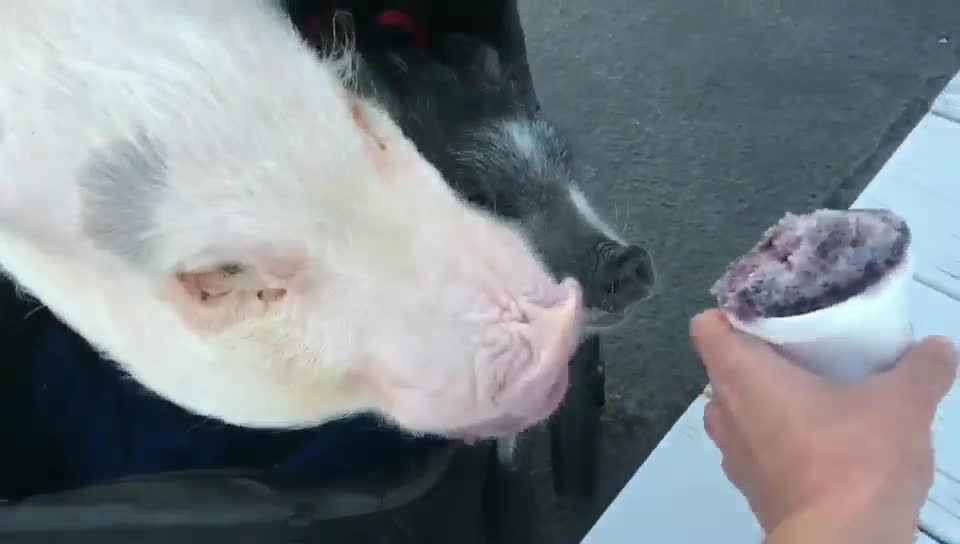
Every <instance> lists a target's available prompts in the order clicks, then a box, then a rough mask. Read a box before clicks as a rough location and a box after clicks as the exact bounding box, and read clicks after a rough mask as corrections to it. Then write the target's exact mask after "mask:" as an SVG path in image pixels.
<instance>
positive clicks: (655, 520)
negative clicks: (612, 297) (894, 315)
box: [582, 74, 960, 544]
mask: <svg viewBox="0 0 960 544" xmlns="http://www.w3.org/2000/svg"><path fill="white" fill-rule="evenodd" d="M853 207H854V208H866V207H883V208H889V209H892V210H894V211H896V212H897V213H899V214H901V215H902V216H903V217H904V218H905V219H906V220H907V221H909V223H910V226H911V228H912V229H913V232H914V236H915V242H914V243H915V248H916V255H917V271H916V275H915V280H916V281H915V283H914V285H913V293H912V306H913V308H912V313H913V319H914V324H915V326H916V329H917V334H918V335H921V336H925V335H928V334H943V335H947V336H949V337H951V338H953V339H955V340H956V341H957V342H958V343H960V74H958V75H957V77H956V78H955V79H954V80H953V82H952V83H951V84H950V85H949V86H948V87H947V89H946V90H945V91H944V93H943V94H942V95H941V96H940V97H939V98H938V99H937V100H936V102H935V103H934V105H933V107H932V108H931V110H930V113H929V114H928V115H927V116H926V117H924V119H923V120H922V121H921V122H920V123H919V124H918V125H917V126H916V127H915V128H914V130H913V131H912V132H911V134H910V135H909V136H908V138H907V139H906V140H905V141H904V142H903V143H902V144H901V146H900V147H899V149H898V150H897V151H896V153H895V154H894V155H893V156H892V157H891V158H890V160H889V161H888V162H887V164H886V165H884V167H883V169H882V170H881V171H880V172H879V173H878V174H877V176H876V177H875V178H874V180H873V181H872V182H871V183H870V185H869V186H868V187H867V188H866V190H864V192H863V193H862V194H861V195H860V197H859V198H858V199H857V201H856V202H855V203H854V205H853ZM703 407H704V400H703V398H702V397H701V398H698V399H696V400H695V401H694V402H693V403H692V404H691V405H690V407H689V408H688V409H687V411H686V412H685V413H684V414H683V416H681V417H680V419H679V420H678V421H677V423H676V424H675V425H674V427H673V429H672V430H671V431H670V432H669V433H668V434H667V435H666V436H665V437H664V439H663V441H661V442H660V444H659V445H658V446H657V448H656V449H655V450H654V451H653V453H652V454H651V455H650V457H648V459H647V460H646V462H645V463H644V464H643V466H641V467H640V469H639V470H638V471H637V472H636V474H634V476H633V478H632V479H631V480H630V481H629V482H628V483H627V485H626V486H625V487H624V489H623V490H622V491H621V493H620V494H619V495H618V496H617V498H616V499H614V501H613V503H612V504H611V505H610V507H609V508H608V509H607V511H606V512H605V513H604V514H603V516H602V517H601V518H600V519H599V520H598V521H597V523H596V525H594V527H593V529H592V530H591V531H590V533H589V534H588V535H587V536H586V538H585V539H584V540H583V542H582V544H636V543H638V542H644V543H646V542H649V543H651V544H653V543H671V544H673V543H676V544H686V543H701V542H719V543H723V544H727V543H730V544H740V543H744V544H746V543H759V542H761V541H762V539H763V533H762V531H761V529H760V526H759V525H758V524H757V522H756V521H755V519H754V517H753V514H752V513H751V512H750V509H749V507H748V506H747V503H746V500H745V499H744V498H743V497H742V495H740V492H739V491H737V489H736V488H735V487H733V485H732V484H730V483H729V481H727V479H726V478H725V477H724V475H723V472H722V470H721V469H720V453H719V451H717V449H716V447H715V446H714V445H713V443H712V442H711V441H710V439H709V438H708V437H707V435H706V433H705V432H704V430H703ZM934 433H935V444H936V450H937V451H936V465H937V473H936V477H935V481H934V484H933V487H932V489H931V491H930V495H929V498H928V501H927V503H926V505H925V506H924V508H923V510H922V512H921V516H920V526H921V529H922V531H920V532H918V533H917V536H916V542H918V543H923V544H934V543H936V542H941V543H945V544H960V384H958V385H955V386H954V389H953V390H952V391H951V392H950V394H949V395H948V396H947V398H946V399H945V400H944V402H943V404H942V405H941V406H940V410H939V413H938V416H937V420H936V422H935V424H934Z"/></svg>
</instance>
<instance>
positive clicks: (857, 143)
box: [520, 0, 960, 544]
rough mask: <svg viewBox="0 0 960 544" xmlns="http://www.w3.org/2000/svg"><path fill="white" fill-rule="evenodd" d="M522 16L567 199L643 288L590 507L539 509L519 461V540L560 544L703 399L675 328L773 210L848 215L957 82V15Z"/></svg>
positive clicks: (706, 3) (603, 8) (623, 336)
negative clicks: (620, 245) (565, 141)
mask: <svg viewBox="0 0 960 544" xmlns="http://www.w3.org/2000/svg"><path fill="white" fill-rule="evenodd" d="M520 8H521V17H522V21H523V25H524V30H525V32H526V35H527V47H528V55H529V59H530V63H531V70H532V72H533V77H534V82H535V85H536V90H537V93H538V95H539V97H540V100H541V102H542V104H543V108H544V113H545V114H546V115H547V116H549V117H550V118H551V119H553V120H554V121H556V122H557V123H558V124H559V125H560V127H561V128H562V129H564V130H565V131H566V133H567V135H568V137H570V138H571V140H572V141H573V144H574V147H575V150H576V153H577V155H578V157H579V159H578V160H579V167H580V169H581V174H580V175H581V179H582V183H583V185H584V187H585V190H586V191H587V192H588V193H589V194H590V196H591V197H592V198H593V199H594V201H595V202H596V204H597V207H598V208H600V209H602V210H603V211H604V212H605V213H606V214H608V217H610V218H611V219H612V221H613V222H614V223H615V224H616V225H617V226H618V227H620V228H622V229H623V230H624V231H625V232H626V233H627V235H628V236H629V238H630V239H632V240H634V241H637V242H641V243H644V244H646V245H648V247H650V248H651V250H652V252H653V254H654V256H655V258H656V260H657V264H658V268H659V272H660V276H659V277H660V280H661V284H660V291H659V292H658V294H657V296H656V297H655V298H654V299H653V300H651V301H649V303H647V304H646V305H645V307H644V308H642V309H641V311H639V312H638V314H637V315H635V316H634V317H633V318H632V319H631V320H630V322H629V323H627V324H626V325H625V326H624V327H623V328H622V330H619V331H617V332H615V333H611V334H608V335H606V337H605V338H604V341H603V350H604V357H605V359H606V361H607V369H608V375H607V398H608V404H607V406H606V408H605V410H606V412H605V415H604V421H603V428H602V433H603V436H602V457H601V465H602V467H601V479H600V485H599V493H598V496H597V499H596V501H594V502H593V503H592V504H583V503H580V502H577V501H571V500H559V499H556V498H555V496H554V494H553V491H552V489H551V488H550V478H549V465H548V462H547V456H546V454H545V452H546V448H545V447H528V448H522V451H525V452H527V453H526V456H525V457H524V459H523V462H524V469H525V470H526V471H528V472H527V474H528V475H529V479H530V483H531V486H532V488H533V490H534V491H533V492H534V495H535V497H536V500H535V501H532V503H531V504H530V510H529V516H528V518H527V519H528V520H529V522H530V523H532V524H533V525H534V527H535V530H536V534H537V536H536V538H535V542H537V543H543V544H547V543H549V544H574V543H577V542H579V540H580V539H581V538H582V537H583V535H584V534H585V533H586V531H587V530H588V529H589V528H590V526H591V525H592V524H593V523H594V521H595V520H596V518H597V516H599V514H600V513H601V512H602V511H603V509H604V508H605V507H606V506H607V504H608V503H609V502H610V501H611V500H612V499H613V497H614V496H615V495H616V494H617V492H618V491H619V490H620V488H621V487H622V486H623V485H624V483H626V481H627V479H628V478H629V477H630V476H631V475H632V474H633V472H634V471H635V470H636V469H637V467H638V466H639V465H640V464H641V463H642V462H643V460H644V459H645V458H646V457H647V455H648V454H649V453H650V451H651V450H652V449H653V447H654V446H655V445H656V444H657V442H658V441H659V440H660V438H661V437H662V436H663V435H664V434H665V433H666V432H667V431H668V430H669V428H670V427H671V425H672V424H673V422H674V421H675V420H676V418H677V417H679V416H680V414H681V413H682V412H683V410H684V409H685V408H686V407H687V405H688V404H689V403H690V401H691V400H692V399H693V398H694V397H695V396H696V395H697V393H698V392H699V391H700V390H701V389H702V387H703V385H704V383H705V378H704V374H703V371H702V369H701V367H700V366H699V363H698V361H697V360H696V359H695V357H694V356H693V353H692V351H691V350H690V347H689V342H688V335H687V324H688V320H689V318H690V317H691V316H692V315H694V314H695V313H696V312H697V311H699V310H700V309H702V308H704V307H706V306H708V305H710V304H711V300H710V297H709V294H708V289H709V286H710V284H711V283H712V282H713V280H714V279H715V278H716V277H717V276H718V275H720V274H721V273H722V272H723V268H724V267H725V265H726V264H727V262H729V261H730V260H731V259H733V258H735V257H736V256H737V255H738V254H739V253H741V252H742V251H745V250H746V249H747V248H748V247H749V246H750V245H752V244H753V243H754V241H755V240H756V239H757V238H758V237H759V235H760V234H761V233H762V231H763V230H764V229H765V228H766V227H767V226H769V225H770V224H771V223H773V222H775V221H776V220H777V219H778V218H779V217H780V216H782V215H783V214H784V213H785V212H786V211H788V210H789V211H794V212H803V211H808V210H811V209H814V208H816V207H820V206H830V207H846V206H848V205H849V204H850V203H851V202H852V201H853V199H854V198H856V195H857V194H858V193H859V191H860V190H861V189H862V188H863V187H864V186H865V185H866V184H867V183H869V181H870V179H871V178H872V177H873V175H874V173H876V171H877V170H878V169H879V168H880V167H881V166H882V165H883V163H884V162H885V161H886V159H887V158H888V157H889V156H890V154H891V153H892V152H893V151H894V150H895V149H896V147H897V145H898V144H899V143H900V142H901V141H902V139H903V138H904V137H905V136H906V134H907V133H908V132H909V130H910V129H911V128H912V127H913V126H914V125H915V123H916V122H917V121H919V119H920V117H921V116H922V115H923V114H924V113H925V112H926V110H927V108H928V107H929V104H930V102H931V101H932V99H933V98H934V97H935V96H936V95H937V94H938V93H939V91H940V90H941V89H942V88H943V86H944V85H945V84H946V83H947V81H948V80H949V78H950V77H951V76H952V75H953V74H954V73H956V71H957V70H958V69H960V1H958V0H521V1H520ZM531 440H533V441H534V442H536V441H537V440H540V441H542V440H543V433H540V434H539V435H535V436H534V438H532V439H531ZM692 514H693V513H691V515H692ZM691 522H695V520H691ZM637 542H643V538H642V526H638V534H637Z"/></svg>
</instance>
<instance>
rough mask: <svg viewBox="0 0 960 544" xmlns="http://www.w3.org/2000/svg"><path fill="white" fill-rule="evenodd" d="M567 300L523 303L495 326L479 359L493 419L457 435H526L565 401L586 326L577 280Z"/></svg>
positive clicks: (568, 283) (569, 284)
mask: <svg viewBox="0 0 960 544" xmlns="http://www.w3.org/2000/svg"><path fill="white" fill-rule="evenodd" d="M561 287H563V289H564V291H565V296H564V297H563V298H562V300H560V301H559V302H557V301H556V300H557V299H556V297H546V298H542V300H543V301H545V302H541V301H538V300H536V299H533V298H521V299H518V301H517V305H516V308H515V311H513V312H510V313H512V314H513V315H511V316H510V317H509V318H506V319H502V320H500V321H499V322H498V323H495V324H492V327H491V329H490V333H491V334H490V335H489V337H488V338H487V341H486V342H485V343H484V345H483V347H482V348H481V349H480V350H479V351H478V353H477V356H476V363H475V364H476V375H477V387H478V393H479V396H480V398H481V399H482V401H487V400H489V403H490V406H489V409H490V411H491V414H490V416H489V417H487V418H483V419H481V420H479V421H478V422H477V423H474V424H471V425H469V426H467V427H464V428H460V429H458V430H456V431H454V432H453V433H452V434H453V436H457V437H459V438H464V439H481V438H489V437H496V436H506V435H511V434H516V433H518V432H521V431H523V430H525V429H527V428H529V427H531V426H533V425H536V424H537V423H539V422H541V421H543V420H544V419H546V418H547V417H549V416H550V414H552V413H553V411H554V410H556V409H557V408H558V407H559V405H560V402H561V401H562V400H563V397H564V394H565V393H566V390H567V386H568V383H569V374H568V363H569V361H570V359H571V358H572V357H573V354H574V351H576V348H577V341H578V337H579V336H578V335H579V327H580V325H581V324H582V321H583V295H582V290H581V287H580V285H579V283H577V282H576V281H575V280H572V279H567V280H564V281H563V282H562V283H561Z"/></svg>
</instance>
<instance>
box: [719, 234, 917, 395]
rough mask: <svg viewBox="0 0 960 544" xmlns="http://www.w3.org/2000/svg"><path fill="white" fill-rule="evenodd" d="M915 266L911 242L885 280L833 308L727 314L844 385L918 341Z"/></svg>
mask: <svg viewBox="0 0 960 544" xmlns="http://www.w3.org/2000/svg"><path fill="white" fill-rule="evenodd" d="M913 266H914V264H913V252H912V244H911V245H908V246H907V247H906V248H905V251H904V256H903V259H902V260H901V262H900V263H899V264H898V265H897V266H896V267H894V268H892V269H891V270H890V271H888V272H887V274H886V275H884V276H883V277H882V278H881V279H880V280H879V281H877V282H875V283H874V284H873V285H871V286H870V287H868V288H867V289H866V290H865V291H864V292H862V293H860V294H859V295H856V296H854V297H851V298H848V299H846V300H844V301H842V302H839V303H837V304H834V305H833V306H828V307H826V308H823V309H820V310H816V311H812V312H809V313H806V314H800V315H796V316H790V317H776V318H758V319H755V320H751V321H749V322H744V321H741V320H740V319H738V318H737V317H736V316H735V315H733V313H732V312H724V313H725V314H726V315H727V318H728V320H729V321H730V323H731V324H732V325H733V327H735V328H736V329H738V330H740V331H743V332H745V333H747V334H750V335H752V336H755V337H757V338H760V339H762V340H764V341H766V342H767V343H769V344H771V345H772V346H773V347H774V348H775V349H777V350H778V351H779V352H780V353H782V354H783V355H785V356H786V357H788V358H790V359H791V360H792V361H794V362H796V363H797V364H799V365H801V366H803V367H805V368H806V369H808V370H809V371H811V372H813V373H815V374H818V375H820V376H822V377H824V378H826V379H829V380H832V381H834V382H838V383H851V382H857V381H861V380H863V379H865V378H867V377H869V376H870V375H872V374H875V373H877V372H882V371H885V370H889V369H890V368H892V367H893V366H895V365H896V363H897V361H898V360H899V359H900V358H901V357H902V356H903V354H904V353H905V352H906V351H907V350H908V349H909V348H910V347H911V346H912V345H913V343H914V341H915V336H914V330H913V324H912V323H911V320H910V312H909V300H908V294H907V290H908V288H909V285H910V282H911V279H912V277H913ZM707 394H708V395H709V392H708V393H707Z"/></svg>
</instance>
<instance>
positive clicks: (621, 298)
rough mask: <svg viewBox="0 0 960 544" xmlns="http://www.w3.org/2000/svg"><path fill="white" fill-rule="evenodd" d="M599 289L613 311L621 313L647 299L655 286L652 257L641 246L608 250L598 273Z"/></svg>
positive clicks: (602, 256)
mask: <svg viewBox="0 0 960 544" xmlns="http://www.w3.org/2000/svg"><path fill="white" fill-rule="evenodd" d="M596 279H597V280H598V283H597V286H598V287H599V288H601V289H602V292H603V296H604V298H605V299H606V303H605V304H604V305H605V306H607V307H608V309H609V310H611V311H618V310H622V309H623V308H625V307H626V306H629V305H630V304H631V303H632V302H634V301H636V300H639V299H642V298H644V297H645V296H646V295H647V294H648V293H649V291H650V286H651V284H652V283H653V266H652V263H651V259H650V255H649V253H647V251H646V250H645V249H643V248H641V247H639V246H615V247H611V246H607V247H605V248H604V251H603V254H602V255H601V264H600V266H599V268H598V270H597V277H596Z"/></svg>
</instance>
